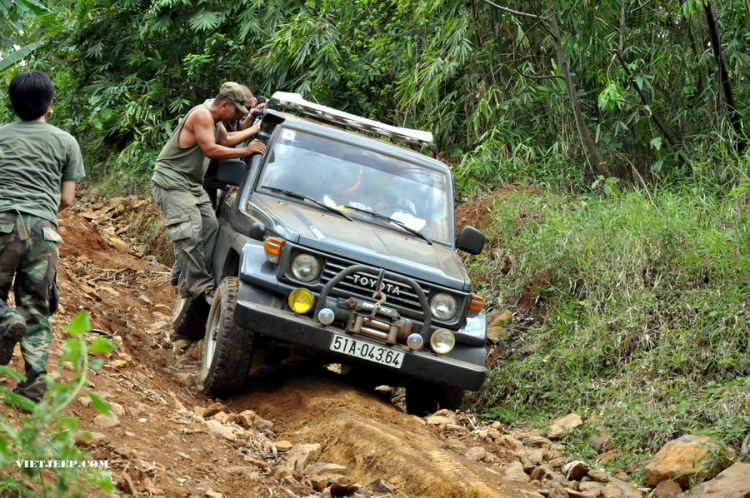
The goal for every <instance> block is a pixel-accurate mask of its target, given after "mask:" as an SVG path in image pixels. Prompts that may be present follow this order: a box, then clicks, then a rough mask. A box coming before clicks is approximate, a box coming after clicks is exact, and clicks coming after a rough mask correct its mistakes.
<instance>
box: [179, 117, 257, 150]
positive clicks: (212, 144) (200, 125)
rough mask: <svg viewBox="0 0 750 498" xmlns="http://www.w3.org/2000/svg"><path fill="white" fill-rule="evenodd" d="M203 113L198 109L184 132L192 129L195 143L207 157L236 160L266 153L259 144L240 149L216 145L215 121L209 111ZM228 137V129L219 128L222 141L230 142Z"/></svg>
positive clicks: (186, 123)
mask: <svg viewBox="0 0 750 498" xmlns="http://www.w3.org/2000/svg"><path fill="white" fill-rule="evenodd" d="M202 111H203V110H201V109H198V110H196V111H194V112H193V113H191V114H190V116H188V120H187V121H186V122H185V126H183V130H184V129H185V128H192V131H193V136H194V137H195V141H196V142H197V144H198V147H200V148H201V151H202V152H203V154H204V155H205V156H206V157H208V158H210V159H218V160H222V159H236V158H239V157H245V156H247V155H250V154H253V153H255V152H260V153H261V154H263V153H265V152H266V146H265V145H263V144H261V143H259V142H253V143H252V144H250V146H249V147H242V148H239V149H237V148H233V147H225V146H224V145H220V144H218V143H216V139H215V138H214V121H213V119H212V118H211V114H210V113H209V112H208V111H207V110H206V111H205V112H202ZM245 131H248V130H245ZM237 133H243V132H237ZM223 134H225V135H227V137H223V136H222V135H223ZM228 135H229V134H228V133H227V131H226V129H224V127H219V139H220V140H222V141H225V143H227V142H228V141H229V138H228ZM248 136H249V134H248ZM241 141H242V140H238V141H237V142H235V143H234V144H233V145H236V144H238V143H240V142H241ZM253 144H255V145H253ZM258 146H260V147H258Z"/></svg>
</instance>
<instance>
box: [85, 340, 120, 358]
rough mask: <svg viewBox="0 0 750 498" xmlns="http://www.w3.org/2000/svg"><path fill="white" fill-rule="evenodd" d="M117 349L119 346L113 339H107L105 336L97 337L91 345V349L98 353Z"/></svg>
mask: <svg viewBox="0 0 750 498" xmlns="http://www.w3.org/2000/svg"><path fill="white" fill-rule="evenodd" d="M115 349H117V346H115V345H114V344H113V343H112V341H110V340H109V339H105V338H104V337H97V338H96V339H94V342H92V343H91V346H90V347H89V351H91V352H92V353H98V354H104V353H109V352H111V351H114V350H115Z"/></svg>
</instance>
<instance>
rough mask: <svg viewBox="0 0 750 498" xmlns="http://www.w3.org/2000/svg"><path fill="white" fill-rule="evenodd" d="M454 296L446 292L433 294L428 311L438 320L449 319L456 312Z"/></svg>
mask: <svg viewBox="0 0 750 498" xmlns="http://www.w3.org/2000/svg"><path fill="white" fill-rule="evenodd" d="M456 308H457V306H456V298H455V297H453V296H451V295H450V294H448V293H446V292H441V293H439V294H435V295H434V296H433V297H432V299H430V311H431V312H432V316H434V317H435V318H436V319H438V320H450V319H451V318H453V315H455V314H456Z"/></svg>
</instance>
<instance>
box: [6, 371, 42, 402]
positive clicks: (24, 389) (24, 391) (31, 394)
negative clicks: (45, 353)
mask: <svg viewBox="0 0 750 498" xmlns="http://www.w3.org/2000/svg"><path fill="white" fill-rule="evenodd" d="M11 391H12V392H14V393H16V394H18V395H21V396H25V397H26V398H28V399H30V400H31V401H33V402H34V403H37V404H38V403H39V402H41V401H42V398H44V393H46V392H47V383H46V382H45V381H44V379H43V378H42V377H41V375H36V376H34V378H33V379H32V380H31V381H29V380H26V382H21V383H19V384H18V385H17V386H16V387H14V388H13V389H12V390H11Z"/></svg>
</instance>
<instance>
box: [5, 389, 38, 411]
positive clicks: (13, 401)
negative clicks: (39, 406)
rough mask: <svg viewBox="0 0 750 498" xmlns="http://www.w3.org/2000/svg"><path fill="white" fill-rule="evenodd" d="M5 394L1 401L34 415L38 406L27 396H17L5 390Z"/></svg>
mask: <svg viewBox="0 0 750 498" xmlns="http://www.w3.org/2000/svg"><path fill="white" fill-rule="evenodd" d="M3 394H4V396H3V397H2V398H0V401H4V402H5V403H8V404H9V405H13V406H17V407H18V408H21V409H22V410H26V411H27V412H31V413H33V412H34V410H35V409H36V405H35V404H34V402H33V401H31V400H30V399H29V398H27V397H26V396H21V395H20V394H16V393H14V392H12V391H7V390H4V392H3Z"/></svg>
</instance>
